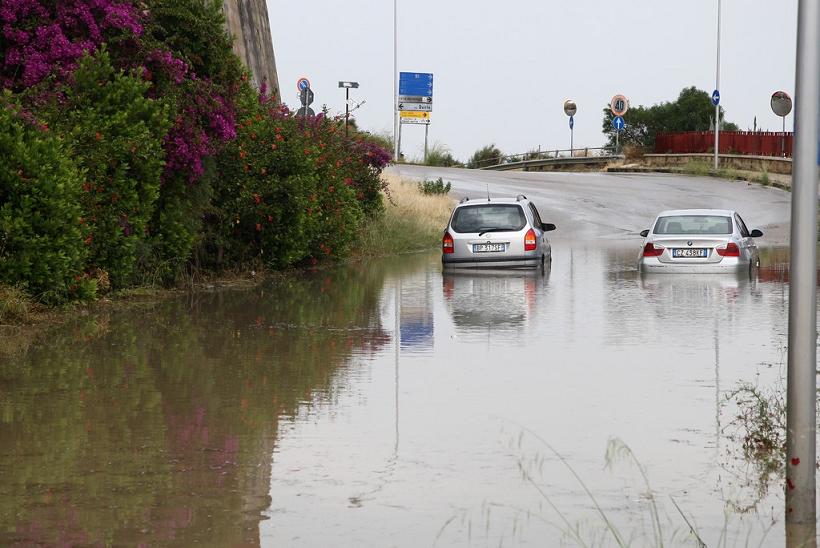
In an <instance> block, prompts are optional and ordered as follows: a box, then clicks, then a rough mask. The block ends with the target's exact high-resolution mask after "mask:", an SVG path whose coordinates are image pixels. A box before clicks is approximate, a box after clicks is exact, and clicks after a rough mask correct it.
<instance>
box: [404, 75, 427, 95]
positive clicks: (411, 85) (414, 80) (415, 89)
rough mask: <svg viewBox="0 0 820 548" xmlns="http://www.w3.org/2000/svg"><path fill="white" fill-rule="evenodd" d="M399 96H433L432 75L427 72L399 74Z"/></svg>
mask: <svg viewBox="0 0 820 548" xmlns="http://www.w3.org/2000/svg"><path fill="white" fill-rule="evenodd" d="M399 95H415V96H420V97H432V96H433V75H432V73H429V72H400V73H399Z"/></svg>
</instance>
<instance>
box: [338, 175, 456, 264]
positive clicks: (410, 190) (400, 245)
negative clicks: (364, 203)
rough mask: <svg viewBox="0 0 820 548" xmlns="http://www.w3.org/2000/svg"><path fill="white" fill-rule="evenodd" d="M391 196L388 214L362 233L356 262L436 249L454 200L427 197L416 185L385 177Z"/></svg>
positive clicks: (411, 182)
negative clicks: (361, 259)
mask: <svg viewBox="0 0 820 548" xmlns="http://www.w3.org/2000/svg"><path fill="white" fill-rule="evenodd" d="M384 177H385V180H386V181H387V183H388V185H389V189H388V193H389V195H388V196H387V197H386V199H385V212H384V215H383V216H381V217H380V218H378V219H376V220H374V221H372V222H370V223H368V224H367V226H365V227H364V229H362V232H361V234H360V236H359V242H358V244H357V246H356V250H355V251H354V252H353V257H354V258H364V257H379V256H384V255H395V254H400V253H412V252H416V251H425V250H432V249H436V248H437V247H438V245H439V243H440V241H441V234H442V231H443V230H444V226H445V225H446V224H447V219H448V217H449V215H450V210H451V209H452V207H453V199H452V198H450V197H448V196H447V195H446V194H433V195H426V194H424V193H423V192H422V191H421V190H419V188H418V183H417V182H415V181H405V180H402V179H401V178H400V177H398V176H396V175H385V176H384Z"/></svg>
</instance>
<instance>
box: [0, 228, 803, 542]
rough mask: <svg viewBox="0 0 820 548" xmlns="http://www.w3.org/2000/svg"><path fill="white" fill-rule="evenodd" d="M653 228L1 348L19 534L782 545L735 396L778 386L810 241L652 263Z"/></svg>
mask: <svg viewBox="0 0 820 548" xmlns="http://www.w3.org/2000/svg"><path fill="white" fill-rule="evenodd" d="M639 243H640V239H636V240H635V241H634V242H633V241H621V242H610V243H607V244H605V245H601V244H599V243H592V242H590V243H572V242H554V244H553V247H554V261H553V265H552V268H551V270H550V271H548V272H546V273H544V274H543V275H541V274H539V273H529V274H522V273H509V272H500V273H499V272H496V273H492V272H490V273H477V272H465V273H453V274H450V273H442V271H441V265H440V262H439V256H438V254H422V255H414V256H408V257H403V258H400V259H391V260H384V261H372V262H369V263H368V264H352V265H346V266H341V267H338V268H334V269H329V270H321V271H318V272H313V273H306V274H304V275H300V276H296V277H292V278H289V279H286V280H280V281H275V282H271V283H269V284H267V285H265V286H264V287H261V288H257V289H254V290H229V289H223V290H216V289H215V290H213V291H210V292H204V293H199V294H196V295H192V296H186V297H184V298H181V299H178V300H175V301H171V302H164V303H161V304H159V305H154V306H150V307H145V308H142V309H139V310H131V311H127V312H122V311H120V312H109V313H106V314H104V315H100V316H95V317H89V318H85V319H82V320H79V321H77V322H76V323H75V324H73V325H71V326H69V327H67V328H66V329H62V330H58V331H56V332H54V333H51V334H50V335H49V337H48V339H47V340H44V341H42V342H41V343H40V344H38V345H36V346H35V347H33V349H31V350H30V351H28V352H27V353H26V354H24V355H22V356H19V357H16V358H13V359H8V360H6V361H5V362H3V363H0V545H15V544H19V545H33V544H44V545H144V546H156V545H193V544H197V543H198V544H202V545H209V546H239V545H241V546H245V545H250V546H253V545H263V546H317V547H318V546H402V547H404V546H408V547H414V546H468V545H469V546H555V545H562V544H563V545H567V546H575V545H579V544H581V542H583V543H584V544H586V545H595V546H610V545H614V544H615V543H616V541H615V540H614V536H613V535H614V534H618V535H620V536H621V538H623V539H632V540H633V544H634V545H637V546H651V545H656V544H658V542H657V540H658V538H661V539H662V540H663V541H664V544H665V545H690V546H691V545H695V541H694V536H693V535H692V534H691V531H692V530H694V531H696V533H697V535H699V536H700V537H701V538H702V539H703V541H705V542H706V543H707V545H709V546H715V545H717V544H718V543H719V542H720V541H721V539H724V540H725V539H728V543H727V544H728V545H735V544H737V545H741V546H745V545H755V546H756V545H758V544H759V543H760V544H761V545H763V546H781V545H783V543H784V533H783V531H784V525H783V496H782V492H781V488H780V486H779V483H778V482H777V481H775V482H774V483H771V484H767V483H766V482H765V481H763V482H761V480H760V477H759V475H758V473H757V468H756V467H755V466H753V465H752V464H749V463H747V462H745V461H744V460H743V458H742V452H741V450H740V442H739V441H738V440H737V439H736V437H737V426H736V424H735V423H734V422H733V421H734V418H735V416H736V415H737V409H736V406H735V404H734V403H733V400H732V399H731V398H730V397H729V396H730V394H731V393H732V392H733V391H734V390H736V389H737V388H738V386H739V383H741V382H748V383H752V384H754V385H756V386H758V387H760V388H761V389H767V390H768V389H775V388H777V387H778V385H779V382H780V381H779V379H780V377H781V375H782V374H783V369H784V367H785V345H786V336H787V335H786V333H787V301H788V287H787V284H786V283H785V282H784V281H785V280H786V278H787V275H786V271H785V267H784V265H785V264H786V263H787V260H788V257H787V255H786V253H785V251H783V250H782V249H766V250H764V255H763V262H764V265H766V266H767V268H764V269H762V270H761V272H760V274H759V276H758V277H757V278H756V279H753V280H750V279H748V278H743V277H734V276H669V275H666V276H663V275H661V276H655V277H647V276H644V277H642V276H640V275H639V274H638V273H637V271H636V269H635V263H636V258H637V253H638V247H639ZM655 515H657V519H655V517H654V516H655ZM607 523H609V524H610V525H607ZM689 524H691V528H690V525H689ZM613 531H614V532H613ZM579 539H580V540H579Z"/></svg>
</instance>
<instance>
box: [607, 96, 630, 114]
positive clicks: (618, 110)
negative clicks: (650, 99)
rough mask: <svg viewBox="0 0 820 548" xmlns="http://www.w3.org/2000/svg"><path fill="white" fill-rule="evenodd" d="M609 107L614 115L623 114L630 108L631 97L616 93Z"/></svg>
mask: <svg viewBox="0 0 820 548" xmlns="http://www.w3.org/2000/svg"><path fill="white" fill-rule="evenodd" d="M609 108H610V110H612V114H613V115H614V116H623V115H624V114H626V111H627V110H629V99H627V98H626V97H624V96H623V95H616V96H614V97H613V98H612V101H611V102H610V103H609Z"/></svg>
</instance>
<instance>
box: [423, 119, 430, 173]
mask: <svg viewBox="0 0 820 548" xmlns="http://www.w3.org/2000/svg"><path fill="white" fill-rule="evenodd" d="M429 129H430V124H424V165H427V130H429Z"/></svg>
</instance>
